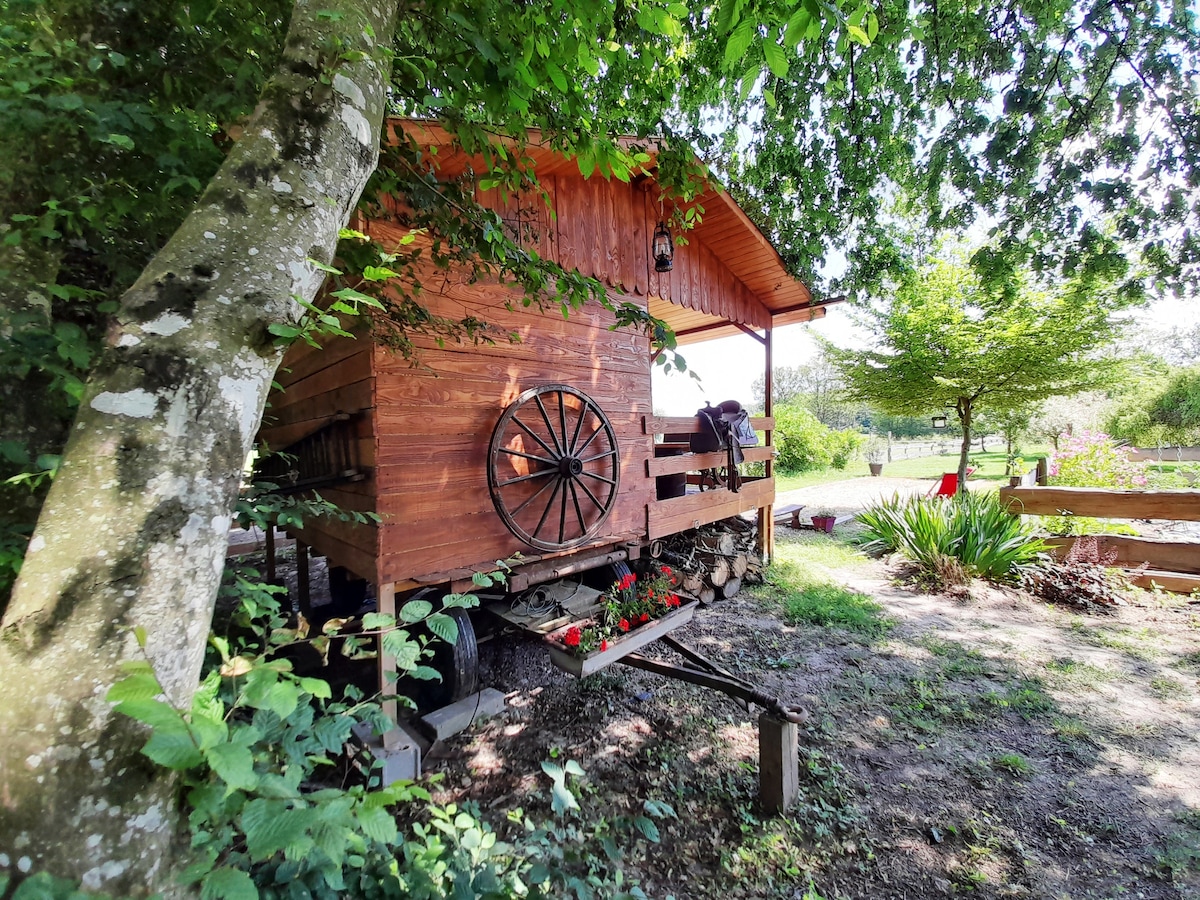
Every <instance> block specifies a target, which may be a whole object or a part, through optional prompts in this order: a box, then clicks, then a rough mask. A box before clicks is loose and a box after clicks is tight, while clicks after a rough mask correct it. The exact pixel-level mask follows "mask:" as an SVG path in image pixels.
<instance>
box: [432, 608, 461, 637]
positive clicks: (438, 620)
mask: <svg viewBox="0 0 1200 900" xmlns="http://www.w3.org/2000/svg"><path fill="white" fill-rule="evenodd" d="M425 624H426V625H427V626H429V630H430V631H432V632H433V633H434V634H436V635H437V636H438V637H440V638H441V639H442V640H443V641H445V642H446V643H447V644H456V643H458V622H456V621H454V619H453V618H451V617H450V616H448V615H446V614H445V613H434V614H433V615H432V616H430V617H429V620H428V621H427V622H426V623H425Z"/></svg>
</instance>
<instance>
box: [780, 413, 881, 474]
mask: <svg viewBox="0 0 1200 900" xmlns="http://www.w3.org/2000/svg"><path fill="white" fill-rule="evenodd" d="M774 415H775V442H776V445H777V446H778V450H779V454H778V456H777V457H776V458H775V465H776V466H777V467H778V468H779V470H780V471H781V472H785V473H787V474H795V473H798V472H812V471H816V470H819V469H826V468H829V467H830V466H832V467H833V468H835V469H844V468H846V466H847V465H848V464H849V462H850V460H851V459H852V458H853V457H854V454H855V453H856V452H857V451H858V449H859V447H860V446H861V445H862V436H861V435H859V434H857V433H856V432H854V431H850V430H843V431H835V430H833V429H832V428H828V427H826V426H825V425H822V424H821V422H820V421H819V420H818V419H817V417H816V416H815V415H814V414H813V413H812V412H811V411H810V410H808V409H807V408H806V407H804V406H802V405H801V404H799V403H787V404H783V405H781V406H777V407H776V408H775V412H774Z"/></svg>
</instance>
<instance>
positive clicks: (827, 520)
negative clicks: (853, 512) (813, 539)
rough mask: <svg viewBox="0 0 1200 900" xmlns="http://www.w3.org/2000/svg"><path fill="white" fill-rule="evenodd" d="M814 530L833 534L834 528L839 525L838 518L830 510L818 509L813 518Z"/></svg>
mask: <svg viewBox="0 0 1200 900" xmlns="http://www.w3.org/2000/svg"><path fill="white" fill-rule="evenodd" d="M812 523H813V528H815V529H817V531H824V532H825V533H826V534H833V526H834V525H836V524H837V516H835V515H834V514H833V511H832V510H829V509H818V510H817V511H816V512H815V513H813V516H812Z"/></svg>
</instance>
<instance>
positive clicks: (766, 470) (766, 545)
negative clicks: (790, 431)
mask: <svg viewBox="0 0 1200 900" xmlns="http://www.w3.org/2000/svg"><path fill="white" fill-rule="evenodd" d="M765 337H766V340H764V341H763V357H764V365H763V415H764V416H767V417H768V418H770V417H771V416H773V415H775V399H774V397H772V396H771V395H772V394H773V393H774V391H775V378H774V371H773V370H774V366H775V363H774V361H773V356H774V352H775V331H774V329H772V328H768V329H767V331H766V335H765ZM766 445H767V446H768V447H774V446H775V433H774V432H773V431H768V432H767V434H766ZM763 474H764V475H766V476H767V478H770V477H772V476H773V475H774V474H775V456H774V454H772V455H771V456H769V457H767V461H766V462H765V463H764V464H763ZM772 499H773V498H772ZM757 549H758V556H759V559H761V560H762V561H763V565H767V564H769V563H770V562H771V560H773V559H774V558H775V515H774V503H772V504H771V505H770V506H766V507H763V508H762V509H760V510H759V511H758V548H757Z"/></svg>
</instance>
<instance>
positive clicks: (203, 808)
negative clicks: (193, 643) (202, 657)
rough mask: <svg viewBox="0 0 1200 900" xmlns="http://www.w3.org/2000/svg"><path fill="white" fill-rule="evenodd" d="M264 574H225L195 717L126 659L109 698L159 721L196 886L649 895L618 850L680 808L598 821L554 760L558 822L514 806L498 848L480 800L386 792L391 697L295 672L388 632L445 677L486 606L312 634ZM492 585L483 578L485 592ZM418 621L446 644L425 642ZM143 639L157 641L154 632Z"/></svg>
mask: <svg viewBox="0 0 1200 900" xmlns="http://www.w3.org/2000/svg"><path fill="white" fill-rule="evenodd" d="M257 575H258V573H257V572H256V571H254V570H252V569H230V570H228V571H227V573H226V578H225V581H224V584H223V588H222V606H223V607H224V608H226V610H227V612H228V620H229V623H228V626H227V627H226V628H225V629H224V630H223V633H222V634H215V633H214V634H213V635H212V636H211V637H210V641H209V654H208V658H207V661H206V669H205V675H204V678H203V681H202V683H201V686H200V689H199V690H198V691H197V692H196V694H195V696H194V698H193V700H192V703H191V706H190V707H189V708H188V709H178V708H176V707H175V706H173V705H172V704H171V703H170V702H168V701H167V700H166V699H165V698H164V696H163V694H162V689H161V686H160V685H159V683H158V680H157V678H156V676H155V674H154V671H153V669H152V667H151V666H150V663H149V662H147V661H145V660H134V661H131V662H128V663H127V664H126V666H125V675H124V677H123V678H122V679H121V680H120V681H118V682H117V683H116V684H115V685H114V686H113V687H112V689H111V690H110V691H109V693H108V700H109V701H110V702H112V703H114V704H116V706H117V709H118V710H119V711H120V712H122V713H124V714H125V715H128V716H129V717H130V718H132V719H134V720H136V721H138V722H140V723H142V724H143V725H145V726H147V727H148V733H149V737H148V739H147V741H146V744H145V746H144V748H143V750H142V752H143V754H144V755H145V756H147V757H148V758H149V759H150V760H152V761H153V762H155V763H157V764H158V765H161V766H164V767H166V768H168V769H172V770H175V771H176V772H178V773H179V777H180V782H181V785H182V790H183V801H184V803H185V805H186V807H187V809H188V825H189V831H190V835H191V852H192V860H191V862H190V864H189V865H188V866H187V867H186V869H184V871H183V874H182V881H183V882H184V883H185V884H195V885H197V886H198V887H199V889H200V892H201V895H202V896H203V897H211V898H214V900H217V898H226V900H242V898H246V900H251V898H260V897H261V898H291V897H297V896H304V897H313V898H329V900H333V898H339V897H345V896H355V897H377V898H387V897H396V898H400V897H404V898H409V897H411V898H427V900H435V898H436V900H444V898H450V897H471V898H513V897H528V898H550V897H560V896H564V895H565V894H566V893H568V892H570V893H571V894H572V895H573V896H577V897H581V898H592V897H596V898H599V897H614V898H624V897H628V898H641V897H644V896H645V895H644V894H643V893H642V892H641V891H640V890H639V889H638V888H637V887H636V885H629V884H626V883H625V879H624V877H623V875H622V874H621V872H620V868H619V865H617V863H618V862H619V860H620V857H621V850H620V848H619V842H620V841H625V840H627V839H631V838H633V837H640V838H644V839H646V840H650V841H658V840H659V831H658V826H657V825H656V824H655V819H663V818H668V817H673V816H674V810H673V809H671V807H670V806H669V805H668V804H666V803H662V802H660V801H655V800H646V801H645V802H644V804H643V806H642V808H641V810H639V811H638V812H637V813H636V814H635V815H630V816H626V817H617V818H615V819H613V820H601V821H599V822H589V821H588V819H587V818H586V816H584V815H583V813H582V810H581V809H580V806H579V803H578V800H577V792H573V788H572V786H571V784H570V782H569V781H568V778H569V777H582V776H583V774H584V773H583V770H582V768H581V767H580V766H579V765H578V763H576V762H574V761H571V760H568V761H567V762H566V763H565V764H564V765H561V766H560V765H559V764H557V763H547V764H545V765H544V766H543V768H544V770H545V772H546V774H547V776H548V777H549V778H550V780H551V800H552V803H551V806H552V812H553V814H554V817H555V818H554V819H553V820H552V821H550V822H546V823H536V822H534V821H533V820H531V819H529V818H527V817H526V816H525V815H524V814H523V813H522V812H521V811H520V810H517V811H515V812H514V813H512V814H510V817H509V827H510V829H511V830H512V831H513V832H514V836H513V839H512V840H511V841H502V840H500V839H499V836H498V835H497V834H496V833H495V832H494V831H493V830H492V828H491V826H489V825H488V824H487V823H485V822H484V821H483V819H482V817H481V815H480V813H479V811H478V810H477V809H475V808H474V807H473V806H462V807H459V806H456V805H454V804H451V805H447V806H440V805H438V804H436V803H432V802H431V801H430V794H429V791H428V789H427V788H426V787H425V786H423V785H421V784H418V783H413V782H407V781H399V782H396V783H394V784H391V785H388V786H386V787H385V786H382V785H381V784H380V782H379V777H378V771H379V770H378V764H377V763H375V762H374V761H373V760H372V759H371V758H370V757H369V755H367V754H366V752H365V751H364V750H362V749H361V745H360V743H359V740H358V738H357V737H356V734H357V733H359V732H361V731H363V730H365V731H367V732H370V731H374V732H376V733H380V732H383V731H385V730H386V729H387V728H389V727H391V723H390V721H389V720H388V719H387V717H386V716H385V715H384V713H383V709H382V706H381V705H380V702H379V701H380V700H381V699H384V698H382V697H376V698H367V697H364V696H363V695H362V694H361V692H360V691H359V690H358V689H357V688H356V687H354V686H353V685H351V686H350V687H347V688H346V690H345V694H344V696H343V697H342V698H334V697H333V696H332V690H331V688H330V685H329V683H328V682H327V681H325V680H323V679H320V678H314V677H307V676H304V675H301V674H298V673H297V672H296V671H295V668H294V665H293V663H292V661H291V658H292V656H294V654H295V651H296V650H297V649H298V648H300V647H302V646H304V645H308V646H310V647H311V648H312V649H314V650H316V651H317V653H318V655H320V656H321V657H325V656H326V655H327V653H328V645H329V642H330V641H331V640H333V639H334V638H338V639H340V640H341V641H342V642H343V643H344V644H345V647H344V650H343V652H344V653H345V654H346V655H347V656H351V657H356V658H362V657H368V656H373V655H374V651H373V650H372V649H370V648H371V647H372V646H373V645H374V640H373V639H374V638H375V637H378V638H379V639H380V641H381V642H382V646H383V649H384V651H385V652H386V653H388V654H389V655H390V656H392V657H394V658H395V660H396V666H397V669H398V670H399V671H400V672H401V673H402V674H405V675H408V676H411V677H415V678H418V679H437V678H440V677H441V676H440V675H439V673H438V672H437V671H436V670H435V669H433V668H431V667H430V666H429V665H428V662H429V660H430V657H431V656H432V645H433V643H434V642H435V641H437V640H446V641H450V642H454V641H455V640H457V637H458V629H457V624H456V623H455V621H454V619H453V618H452V617H451V616H449V615H447V614H446V612H445V610H446V609H450V608H456V607H457V608H470V607H472V606H474V605H476V604H477V602H478V601H477V599H476V598H475V597H474V596H473V595H450V596H448V597H446V598H444V600H443V604H442V605H443V609H442V610H435V609H434V608H433V606H432V604H430V603H429V602H428V601H425V600H412V601H409V602H408V603H406V604H405V605H404V606H402V607H401V608H400V610H399V611H398V613H397V615H396V616H395V617H392V616H388V615H381V614H374V613H372V614H367V615H365V616H363V617H362V618H361V620H358V621H357V622H351V621H349V620H331V621H330V622H329V623H326V626H325V628H324V631H323V633H321V634H319V635H312V634H310V633H309V631H308V627H307V625H306V623H304V622H303V620H300V621H299V623H298V624H297V622H296V621H295V620H293V619H292V618H291V617H290V616H288V615H287V614H286V612H285V611H284V610H283V608H282V606H281V603H280V595H281V594H282V593H283V592H284V589H282V588H279V587H274V586H271V585H265V584H263V583H262V582H261V580H260V579H259V578H258V577H257ZM496 577H497V576H495V575H482V574H481V575H480V576H479V577H477V578H476V579H475V581H476V583H477V584H481V585H483V586H486V585H487V584H489V583H491V582H492V581H493V580H494V579H495V578H496ZM417 625H424V626H425V628H424V630H427V631H428V632H430V633H431V634H432V635H433V637H424V636H421V637H418V636H417V632H416V631H415V626H417ZM136 636H137V637H138V641H139V644H143V643H144V640H145V634H144V633H142V632H141V631H140V629H139V630H136ZM399 699H400V700H401V701H402V702H403V701H404V698H399ZM347 763H348V764H349V768H347ZM347 773H349V775H348V774H347ZM405 823H408V824H407V826H406V827H405ZM64 896H66V895H65V894H64Z"/></svg>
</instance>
